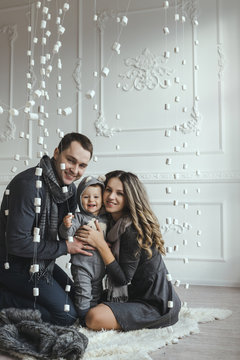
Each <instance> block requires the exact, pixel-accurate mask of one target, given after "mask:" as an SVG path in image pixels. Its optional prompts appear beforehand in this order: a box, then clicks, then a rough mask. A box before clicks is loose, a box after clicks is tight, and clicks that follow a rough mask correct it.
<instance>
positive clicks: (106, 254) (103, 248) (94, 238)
mask: <svg viewBox="0 0 240 360" xmlns="http://www.w3.org/2000/svg"><path fill="white" fill-rule="evenodd" d="M95 225H96V228H97V230H93V229H92V228H91V227H90V226H87V225H83V226H81V227H80V228H79V229H78V230H77V232H76V234H75V236H77V238H78V239H79V240H80V241H82V242H83V243H88V245H91V246H94V247H95V248H96V249H98V251H99V254H100V255H101V257H102V259H103V261H104V264H105V265H108V264H110V263H112V262H113V261H114V260H115V258H114V256H113V254H112V252H111V250H110V249H109V246H108V244H107V242H106V241H105V239H104V236H103V232H102V229H101V227H100V225H99V223H98V222H97V221H95Z"/></svg>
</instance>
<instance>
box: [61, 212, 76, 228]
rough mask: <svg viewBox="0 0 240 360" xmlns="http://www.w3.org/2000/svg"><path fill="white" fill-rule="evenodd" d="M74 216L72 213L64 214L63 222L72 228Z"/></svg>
mask: <svg viewBox="0 0 240 360" xmlns="http://www.w3.org/2000/svg"><path fill="white" fill-rule="evenodd" d="M73 218H74V215H72V214H71V213H69V214H67V215H66V216H64V218H63V223H64V225H65V226H66V228H68V229H69V228H70V227H71V226H72V219H73Z"/></svg>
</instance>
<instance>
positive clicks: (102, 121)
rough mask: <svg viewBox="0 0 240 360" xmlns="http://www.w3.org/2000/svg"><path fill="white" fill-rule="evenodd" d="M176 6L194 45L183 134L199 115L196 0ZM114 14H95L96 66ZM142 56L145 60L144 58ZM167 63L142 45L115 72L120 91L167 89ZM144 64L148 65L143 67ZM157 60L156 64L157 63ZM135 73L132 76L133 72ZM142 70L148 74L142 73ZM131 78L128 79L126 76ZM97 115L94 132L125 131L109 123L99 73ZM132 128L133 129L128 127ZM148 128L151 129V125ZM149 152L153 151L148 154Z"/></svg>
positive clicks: (192, 127) (195, 125)
mask: <svg viewBox="0 0 240 360" xmlns="http://www.w3.org/2000/svg"><path fill="white" fill-rule="evenodd" d="M177 7H179V8H181V11H183V12H184V13H185V15H186V16H188V17H189V19H190V20H191V24H192V49H193V62H192V64H193V69H192V73H193V104H192V111H191V113H190V114H189V116H190V119H189V120H187V121H186V122H184V123H183V124H181V125H180V128H179V130H180V131H181V132H182V133H183V134H189V133H192V132H197V131H199V130H200V126H201V120H202V115H201V113H200V111H199V104H198V91H197V87H198V83H197V71H196V68H197V63H196V59H197V47H196V46H195V42H196V40H197V32H196V26H195V25H194V21H195V20H196V18H197V15H198V4H197V1H196V0H194V1H193V0H192V1H190V0H189V1H187V2H185V3H184V7H183V5H182V3H181V2H179V3H178V4H177ZM163 10H164V9H163V7H162V6H161V7H158V8H154V9H153V8H152V9H144V10H140V11H129V12H128V14H136V13H141V14H142V13H145V12H146V13H149V12H155V11H163ZM117 16H120V13H116V12H115V11H112V10H104V11H102V12H100V13H99V14H98V19H97V29H98V31H99V51H100V56H99V59H100V64H99V68H100V69H102V67H103V61H102V60H103V41H104V32H105V29H106V22H108V21H113V20H115V19H116V17H117ZM144 58H145V61H144ZM164 62H165V64H166V63H167V61H166V59H164V58H163V56H158V55H155V54H153V53H152V52H151V50H150V49H148V48H145V49H144V50H142V53H141V54H140V55H136V57H135V58H126V59H125V60H124V64H125V66H127V67H129V69H128V70H126V72H125V73H124V74H119V75H118V76H119V77H120V78H122V79H123V82H124V83H123V84H122V86H121V88H122V90H123V91H129V90H132V89H134V90H137V91H142V90H144V89H148V90H154V89H156V88H157V87H160V88H162V89H166V88H168V87H169V86H168V85H165V84H164V79H162V77H163V76H164V75H170V74H171V73H172V72H173V71H174V69H170V68H168V67H166V66H165V65H164ZM143 64H146V65H147V67H146V68H144V65H143ZM156 64H157V65H156ZM132 74H134V76H132ZM145 74H147V75H146V76H145ZM129 79H131V80H129ZM99 104H100V106H99V116H98V118H97V119H96V121H95V124H94V125H95V128H96V135H97V136H104V137H112V136H113V135H115V134H116V133H118V132H119V131H123V132H128V129H124V128H121V129H120V128H119V129H117V128H110V127H109V125H108V121H107V119H106V117H105V115H104V107H105V104H104V101H103V79H102V77H100V94H99ZM156 130H160V131H162V130H163V129H162V128H158V129H154V131H156ZM164 130H166V129H164ZM130 131H133V129H130ZM134 131H135V132H136V133H137V132H139V131H142V129H141V128H136V129H134ZM150 131H151V129H150ZM151 155H152V154H151Z"/></svg>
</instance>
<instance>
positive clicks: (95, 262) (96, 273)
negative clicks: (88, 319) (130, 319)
mask: <svg viewBox="0 0 240 360" xmlns="http://www.w3.org/2000/svg"><path fill="white" fill-rule="evenodd" d="M94 184H97V185H100V186H101V187H102V188H104V184H103V182H102V181H100V180H98V179H96V178H94V177H90V176H89V177H85V178H84V179H83V180H82V181H81V182H80V184H79V185H78V189H77V202H78V206H79V210H80V212H76V213H75V214H74V218H73V219H72V226H71V227H70V228H69V229H68V228H66V227H65V225H64V223H62V224H61V226H60V229H59V232H60V235H61V236H62V237H63V238H65V239H67V238H68V236H74V234H75V232H76V230H77V229H78V228H79V227H80V226H82V225H88V226H91V227H92V228H93V229H95V230H96V226H95V220H98V223H99V225H100V226H101V229H102V230H103V233H104V236H105V235H106V230H107V215H106V213H101V212H100V214H99V215H98V216H95V215H93V214H91V213H89V212H88V211H86V210H85V209H84V208H83V206H82V193H83V191H84V190H85V189H86V188H87V187H88V186H90V185H94ZM88 252H91V253H92V254H93V255H92V256H87V255H83V254H74V255H71V263H72V266H71V273H72V277H73V281H74V287H75V306H76V310H77V312H78V314H79V316H80V317H81V318H83V317H84V316H85V314H86V313H87V311H88V310H89V308H91V307H93V306H96V305H97V304H98V302H99V300H100V297H101V294H102V279H103V277H104V275H105V265H104V262H103V260H102V258H101V256H100V254H99V252H98V251H97V250H92V251H91V250H88Z"/></svg>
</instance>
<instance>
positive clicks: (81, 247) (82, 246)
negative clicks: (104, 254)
mask: <svg viewBox="0 0 240 360" xmlns="http://www.w3.org/2000/svg"><path fill="white" fill-rule="evenodd" d="M66 245H67V249H68V253H69V254H83V255H87V256H92V255H93V254H92V253H90V252H88V251H86V250H95V248H94V247H92V246H90V245H88V244H86V243H85V242H84V241H81V240H78V239H77V238H76V237H74V238H73V242H69V241H67V240H66Z"/></svg>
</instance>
